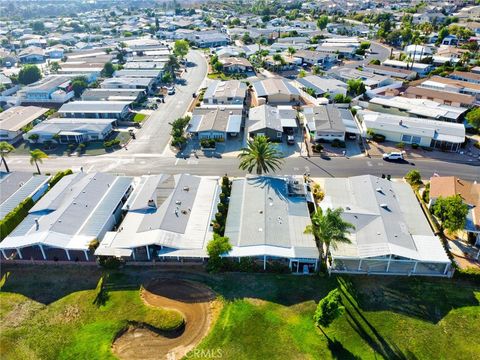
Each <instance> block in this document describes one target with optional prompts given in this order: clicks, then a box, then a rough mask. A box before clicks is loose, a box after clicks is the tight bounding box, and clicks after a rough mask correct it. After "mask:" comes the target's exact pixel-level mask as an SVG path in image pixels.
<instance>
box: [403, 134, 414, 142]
mask: <svg viewBox="0 0 480 360" xmlns="http://www.w3.org/2000/svg"><path fill="white" fill-rule="evenodd" d="M402 141H403V142H406V143H411V142H412V136H411V135H402Z"/></svg>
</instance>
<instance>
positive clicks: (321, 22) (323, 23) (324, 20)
mask: <svg viewBox="0 0 480 360" xmlns="http://www.w3.org/2000/svg"><path fill="white" fill-rule="evenodd" d="M327 25H328V16H327V15H322V16H320V17H319V18H318V20H317V27H318V28H319V29H320V30H324V29H325V28H326V27H327Z"/></svg>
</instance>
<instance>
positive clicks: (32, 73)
mask: <svg viewBox="0 0 480 360" xmlns="http://www.w3.org/2000/svg"><path fill="white" fill-rule="evenodd" d="M41 78H42V73H41V71H40V69H39V68H38V66H37V65H25V66H24V67H22V68H21V70H20V72H19V73H18V82H19V83H20V84H23V85H29V84H32V83H34V82H35V81H38V80H40V79H41Z"/></svg>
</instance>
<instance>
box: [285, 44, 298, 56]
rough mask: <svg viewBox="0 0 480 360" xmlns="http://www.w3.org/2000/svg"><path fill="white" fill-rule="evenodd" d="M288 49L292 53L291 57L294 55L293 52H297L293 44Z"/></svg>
mask: <svg viewBox="0 0 480 360" xmlns="http://www.w3.org/2000/svg"><path fill="white" fill-rule="evenodd" d="M287 51H288V54H289V55H290V57H292V56H293V54H295V53H296V52H297V50H295V48H294V47H293V46H289V47H288V50H287Z"/></svg>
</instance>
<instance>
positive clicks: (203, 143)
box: [200, 139, 216, 149]
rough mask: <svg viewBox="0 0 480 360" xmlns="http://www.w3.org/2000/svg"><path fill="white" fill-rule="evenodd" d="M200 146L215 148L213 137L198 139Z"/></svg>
mask: <svg viewBox="0 0 480 360" xmlns="http://www.w3.org/2000/svg"><path fill="white" fill-rule="evenodd" d="M200 146H201V147H202V148H204V149H215V146H216V141H215V139H202V140H200Z"/></svg>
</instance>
